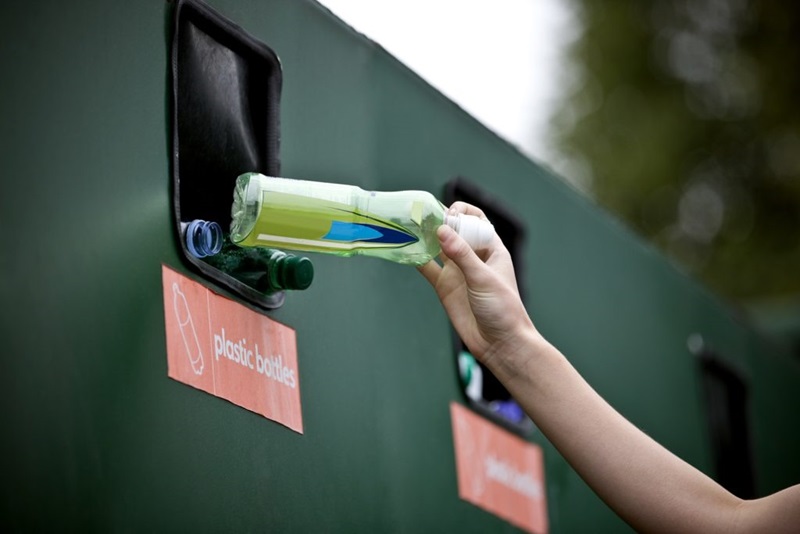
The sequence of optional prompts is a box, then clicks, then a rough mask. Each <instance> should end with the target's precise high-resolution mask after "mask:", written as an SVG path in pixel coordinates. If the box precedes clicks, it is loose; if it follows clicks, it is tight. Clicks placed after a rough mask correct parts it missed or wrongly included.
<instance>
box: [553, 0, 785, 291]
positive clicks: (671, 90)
mask: <svg viewBox="0 0 800 534" xmlns="http://www.w3.org/2000/svg"><path fill="white" fill-rule="evenodd" d="M569 1H570V2H571V3H572V5H573V7H574V8H575V10H576V13H577V14H578V16H579V19H580V20H581V23H582V26H583V31H582V32H581V33H580V35H579V37H578V38H577V39H576V40H575V41H574V43H573V44H572V48H571V51H570V53H571V57H572V59H573V62H574V70H573V71H572V72H571V73H570V76H569V78H570V81H569V83H568V84H567V85H568V87H567V88H566V90H565V97H564V100H563V102H562V106H561V107H560V109H559V110H558V112H557V114H556V115H555V118H554V122H553V126H554V128H553V130H554V131H555V136H554V138H553V144H554V148H555V150H557V151H558V153H560V154H561V156H562V157H563V161H567V162H570V165H569V169H570V170H571V171H572V176H570V177H569V178H571V179H572V180H573V181H574V182H576V183H577V185H578V187H580V188H582V189H584V190H586V191H587V192H588V193H589V194H590V195H592V196H594V197H595V198H596V199H597V201H598V202H599V203H600V204H602V205H604V206H606V207H607V208H609V209H610V210H611V211H613V212H615V213H617V214H619V215H620V216H621V217H622V218H623V219H624V220H625V221H627V223H628V224H630V225H631V226H632V227H633V228H634V229H635V230H636V231H638V232H640V233H641V234H643V235H644V236H646V237H647V238H648V239H650V240H652V241H653V242H654V243H656V245H657V246H658V247H660V248H661V249H663V250H664V251H665V252H666V253H667V254H668V255H669V256H670V257H671V258H673V259H674V260H675V261H676V263H678V264H679V265H680V266H682V267H683V268H684V269H686V270H688V271H690V272H692V273H694V274H695V275H696V276H698V277H699V278H700V279H701V280H703V281H704V282H705V283H706V284H708V285H709V286H711V287H712V289H714V290H715V291H716V292H718V293H720V294H722V295H724V296H725V297H727V298H729V299H732V300H734V301H738V302H742V301H745V300H748V301H752V300H756V299H765V298H773V297H777V296H782V295H790V294H800V102H798V98H799V97H800V3H798V2H776V1H747V0H655V1H641V0H605V1H598V0H569ZM568 174H569V173H568Z"/></svg>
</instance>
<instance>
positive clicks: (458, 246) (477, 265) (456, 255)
mask: <svg viewBox="0 0 800 534" xmlns="http://www.w3.org/2000/svg"><path fill="white" fill-rule="evenodd" d="M436 236H437V237H438V238H439V244H440V245H441V247H442V252H444V255H445V256H447V257H448V258H450V260H452V261H453V263H455V264H456V265H457V266H458V268H459V269H460V270H461V272H462V273H463V274H464V279H465V280H466V281H467V285H468V286H470V287H472V288H475V289H477V288H479V287H480V286H482V285H485V284H486V282H487V274H488V273H487V271H488V269H489V268H488V267H487V266H486V264H485V263H483V261H482V260H481V259H480V258H479V257H478V255H477V254H475V251H474V250H472V248H471V247H470V246H469V245H468V244H467V242H466V241H464V238H462V237H461V236H460V235H458V234H457V233H456V232H455V230H453V229H452V228H450V227H449V226H447V225H442V226H440V227H439V228H438V229H437V230H436Z"/></svg>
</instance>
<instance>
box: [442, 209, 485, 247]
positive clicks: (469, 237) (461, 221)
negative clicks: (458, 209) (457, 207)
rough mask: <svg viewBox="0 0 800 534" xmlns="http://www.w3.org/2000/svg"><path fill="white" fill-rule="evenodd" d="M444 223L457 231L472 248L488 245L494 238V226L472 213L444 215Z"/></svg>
mask: <svg viewBox="0 0 800 534" xmlns="http://www.w3.org/2000/svg"><path fill="white" fill-rule="evenodd" d="M444 223H445V224H446V225H447V226H449V227H450V228H452V229H453V230H455V231H456V232H458V235H460V236H461V237H462V238H463V239H464V241H466V242H467V244H468V245H469V246H470V247H471V248H472V250H481V249H484V248H486V247H488V246H489V244H490V243H491V242H492V240H493V239H494V226H492V223H490V222H489V221H487V220H485V219H481V218H479V217H476V216H474V215H464V214H463V213H459V214H456V215H446V216H445V218H444Z"/></svg>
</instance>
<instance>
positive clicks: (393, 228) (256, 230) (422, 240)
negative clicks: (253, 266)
mask: <svg viewBox="0 0 800 534" xmlns="http://www.w3.org/2000/svg"><path fill="white" fill-rule="evenodd" d="M231 215H232V217H233V221H232V223H231V240H232V241H233V242H234V243H236V244H237V245H239V246H243V247H271V248H282V249H293V250H304V251H312V252H326V253H330V254H337V255H339V256H352V255H355V254H363V255H365V256H375V257H379V258H384V259H387V260H391V261H395V262H398V263H404V264H411V265H423V264H425V263H427V262H428V261H430V260H431V259H432V258H434V257H435V256H436V255H437V254H439V251H440V248H439V240H438V239H437V237H436V229H437V228H438V227H439V226H440V225H442V224H447V225H448V226H450V227H452V228H453V229H454V230H456V231H457V232H458V233H459V234H460V235H461V236H462V237H463V238H464V239H465V240H466V241H467V242H468V243H469V244H470V246H471V247H472V248H473V249H476V250H478V249H481V248H484V247H486V246H487V245H488V244H489V243H490V242H491V240H492V239H493V238H494V227H493V226H492V225H491V223H489V222H488V221H485V220H482V219H480V218H478V217H474V216H472V215H461V214H458V215H447V214H446V208H445V207H444V205H442V203H441V202H439V201H438V200H436V198H435V197H434V196H433V195H432V194H430V193H428V192H426V191H397V192H376V191H365V190H363V189H361V188H359V187H355V186H350V185H341V184H330V183H323V182H310V181H305V180H292V179H289V178H275V177H271V176H264V175H262V174H258V173H247V174H243V175H241V176H239V178H238V179H237V181H236V189H235V190H234V202H233V208H232V210H231Z"/></svg>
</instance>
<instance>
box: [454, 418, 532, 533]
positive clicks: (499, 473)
mask: <svg viewBox="0 0 800 534" xmlns="http://www.w3.org/2000/svg"><path fill="white" fill-rule="evenodd" d="M450 416H451V418H452V420H453V441H454V444H455V452H456V473H457V475H458V495H459V497H461V498H462V499H464V500H465V501H468V502H471V503H472V504H474V505H476V506H479V507H480V508H483V509H484V510H486V511H488V512H490V513H492V514H495V515H497V516H498V517H501V518H503V519H505V520H506V521H508V522H509V523H511V524H513V525H515V526H517V527H519V528H521V529H524V530H527V531H528V532H533V533H536V534H544V533H546V532H547V500H546V498H545V485H544V457H543V455H542V449H541V448H540V447H539V446H538V445H534V444H533V443H528V442H527V441H524V440H522V439H520V438H518V437H517V436H515V435H513V434H511V433H510V432H507V431H505V430H503V429H502V428H499V427H498V426H496V425H495V424H493V423H491V422H489V421H487V420H486V419H484V418H483V417H481V416H479V415H477V414H475V413H473V412H472V411H471V410H469V409H467V408H465V407H463V406H461V405H459V404H457V403H455V402H453V403H451V404H450Z"/></svg>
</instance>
